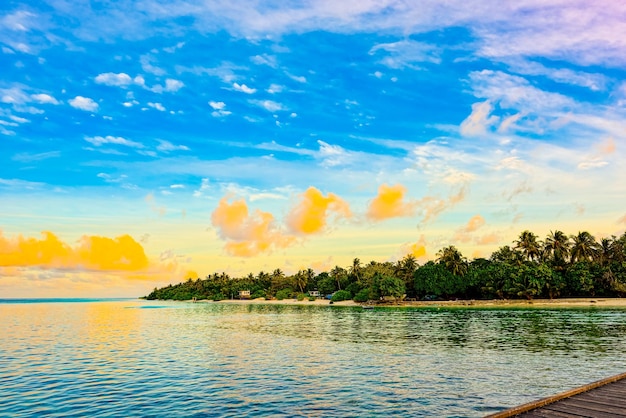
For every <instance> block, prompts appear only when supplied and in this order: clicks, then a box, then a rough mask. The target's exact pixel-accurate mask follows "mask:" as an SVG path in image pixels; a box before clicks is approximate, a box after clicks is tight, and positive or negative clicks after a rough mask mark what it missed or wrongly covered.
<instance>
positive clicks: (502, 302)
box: [185, 298, 626, 309]
mask: <svg viewBox="0 0 626 418" xmlns="http://www.w3.org/2000/svg"><path fill="white" fill-rule="evenodd" d="M185 302H193V301H191V300H188V301H185ZM195 303H227V304H228V303H230V304H246V305H247V304H261V305H262V304H265V305H296V306H349V307H359V306H373V307H377V308H455V307H457V308H538V309H542V308H625V309H626V298H624V299H622V298H563V299H552V300H550V299H533V300H521V299H490V300H443V301H402V302H399V303H373V304H369V303H357V302H354V301H352V300H345V301H341V302H334V303H333V304H332V305H331V304H330V302H329V301H328V300H326V299H316V300H314V301H309V300H303V301H298V300H295V299H283V300H276V299H273V300H265V299H227V300H221V301H212V300H206V299H205V300H197V301H195Z"/></svg>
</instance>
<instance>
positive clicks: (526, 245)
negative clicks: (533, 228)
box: [515, 230, 541, 261]
mask: <svg viewBox="0 0 626 418" xmlns="http://www.w3.org/2000/svg"><path fill="white" fill-rule="evenodd" d="M515 244H516V245H515V249H517V250H520V251H521V252H522V255H524V257H526V259H528V260H530V261H533V260H535V259H537V258H539V256H540V255H541V243H539V242H538V241H537V235H535V234H533V233H532V232H530V231H529V230H526V231H524V232H522V233H521V234H520V236H519V239H518V240H517V241H515Z"/></svg>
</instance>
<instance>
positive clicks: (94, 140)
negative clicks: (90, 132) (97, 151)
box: [85, 135, 144, 148]
mask: <svg viewBox="0 0 626 418" xmlns="http://www.w3.org/2000/svg"><path fill="white" fill-rule="evenodd" d="M85 141H87V142H89V143H90V144H92V145H94V146H96V147H100V146H102V145H107V144H113V145H124V146H126V147H131V148H143V147H144V146H143V144H141V143H139V142H135V141H131V140H129V139H126V138H123V137H121V136H111V135H107V136H93V137H90V136H87V137H85Z"/></svg>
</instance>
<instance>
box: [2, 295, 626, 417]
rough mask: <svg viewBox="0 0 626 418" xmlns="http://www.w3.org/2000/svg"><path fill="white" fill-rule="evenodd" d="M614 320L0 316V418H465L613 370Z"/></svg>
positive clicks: (216, 313)
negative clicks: (279, 417)
mask: <svg viewBox="0 0 626 418" xmlns="http://www.w3.org/2000/svg"><path fill="white" fill-rule="evenodd" d="M624 352H626V310H620V309H571V308H570V309H545V310H539V309H464V308H449V309H443V308H441V309H437V308H421V309H410V308H376V309H373V310H363V309H362V308H360V307H341V306H334V305H328V306H296V305H274V304H272V305H270V304H267V305H265V304H225V303H185V302H163V301H144V300H136V299H115V300H106V299H71V300H68V299H55V300H45V299H38V300H27V299H21V300H6V299H5V300H0V416H2V417H31V416H32V417H35V416H49V417H74V416H75V417H84V416H89V417H122V416H123V417H176V416H185V417H186V416H192V417H223V416H237V417H240V416H272V417H273V416H284V417H294V416H302V417H316V416H412V417H414V416H432V417H448V416H450V417H452V416H455V417H480V416H484V415H486V414H489V413H493V412H497V411H500V410H503V409H505V408H506V407H510V406H515V405H518V404H522V403H525V402H528V401H531V400H535V399H538V398H541V397H544V396H548V395H552V394H555V393H558V392H561V391H564V390H567V389H570V388H573V387H576V386H580V385H583V384H586V383H590V382H592V381H595V380H599V379H601V378H605V377H608V376H611V375H615V374H618V373H622V372H624V371H625V370H626V361H625V358H624V354H623V353H624Z"/></svg>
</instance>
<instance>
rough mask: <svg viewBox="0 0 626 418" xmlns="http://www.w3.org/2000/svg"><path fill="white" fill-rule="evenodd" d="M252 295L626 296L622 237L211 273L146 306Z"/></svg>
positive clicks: (553, 237)
mask: <svg viewBox="0 0 626 418" xmlns="http://www.w3.org/2000/svg"><path fill="white" fill-rule="evenodd" d="M240 290H249V291H250V292H251V297H252V298H259V297H263V298H267V299H270V298H277V299H285V298H293V297H297V298H299V299H300V300H302V299H304V298H305V297H306V296H308V295H307V293H308V292H310V291H312V290H317V291H319V292H320V293H321V294H322V295H327V294H334V297H333V300H346V299H354V300H355V301H357V302H365V301H368V300H380V299H381V298H385V297H393V298H402V297H403V296H405V297H406V298H408V299H452V298H461V299H492V298H502V299H504V298H512V299H517V298H520V299H523V298H526V299H532V298H535V297H537V298H539V297H546V298H550V299H552V298H556V297H590V296H619V297H621V296H624V295H626V233H624V234H623V235H622V236H621V237H619V238H618V237H615V236H613V237H611V238H603V239H601V240H600V241H597V240H596V239H595V238H594V237H593V236H592V235H591V234H589V233H588V232H579V233H578V234H577V235H571V236H568V235H566V234H564V233H563V232H561V231H555V232H551V233H550V234H549V235H548V236H547V237H546V239H545V240H543V241H541V240H540V239H539V238H538V237H537V235H535V234H534V233H532V232H530V231H524V232H522V233H521V234H520V236H519V238H518V239H517V240H516V241H514V245H513V246H504V247H501V248H499V249H498V250H497V251H495V252H494V253H493V254H492V255H491V257H489V258H488V259H486V258H477V259H474V260H472V261H468V260H467V259H466V258H465V257H464V256H463V255H462V254H461V252H460V251H459V250H458V249H457V248H456V247H454V246H452V245H451V246H448V247H445V248H442V249H441V250H440V251H439V252H438V253H437V258H436V260H435V261H428V262H427V263H425V264H423V265H421V266H420V265H418V263H417V260H416V259H415V258H414V257H413V256H411V255H408V256H406V257H404V258H403V259H402V260H399V261H397V262H395V263H392V262H383V263H379V262H375V261H372V262H370V263H369V264H366V265H363V264H361V261H360V260H359V259H358V258H355V259H354V261H353V263H352V265H351V266H349V267H348V268H343V267H339V266H336V267H334V268H333V269H332V270H330V271H327V272H321V273H319V274H315V272H314V271H313V270H311V269H307V270H301V271H299V272H297V273H296V274H294V275H291V276H287V275H285V273H284V272H283V271H282V270H280V269H276V270H274V271H273V272H271V273H267V272H264V271H261V272H259V273H258V274H256V275H254V274H252V273H250V274H249V275H247V276H245V277H230V276H229V275H227V274H226V273H214V274H210V275H208V276H207V277H206V279H192V278H189V279H188V280H187V281H186V282H183V283H180V284H177V285H169V286H167V287H164V288H161V289H154V291H153V292H152V293H150V294H149V295H148V296H147V297H146V298H147V299H175V300H189V299H193V298H196V299H210V300H221V299H230V298H237V297H238V295H239V291H240Z"/></svg>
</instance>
